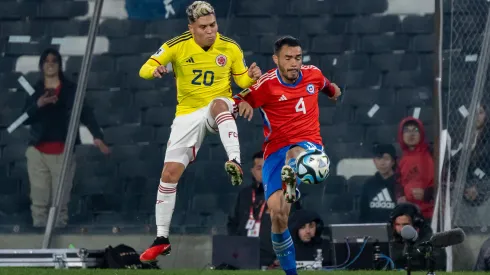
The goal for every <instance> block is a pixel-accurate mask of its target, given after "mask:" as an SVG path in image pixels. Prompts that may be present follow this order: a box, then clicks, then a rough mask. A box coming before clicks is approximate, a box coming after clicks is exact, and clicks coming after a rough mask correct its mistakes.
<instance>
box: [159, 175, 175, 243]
mask: <svg viewBox="0 0 490 275" xmlns="http://www.w3.org/2000/svg"><path fill="white" fill-rule="evenodd" d="M176 191H177V183H165V182H162V181H161V180H160V185H158V193H157V202H156V204H155V220H156V224H157V237H165V238H168V234H169V231H170V222H171V221H172V214H173V213H174V208H175V197H176Z"/></svg>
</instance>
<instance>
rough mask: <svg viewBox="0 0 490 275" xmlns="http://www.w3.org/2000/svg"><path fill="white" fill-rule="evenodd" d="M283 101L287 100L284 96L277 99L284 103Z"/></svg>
mask: <svg viewBox="0 0 490 275" xmlns="http://www.w3.org/2000/svg"><path fill="white" fill-rule="evenodd" d="M284 100H288V98H287V97H286V96H285V95H282V96H281V97H280V98H279V101H284Z"/></svg>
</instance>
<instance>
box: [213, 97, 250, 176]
mask: <svg viewBox="0 0 490 275" xmlns="http://www.w3.org/2000/svg"><path fill="white" fill-rule="evenodd" d="M235 113H236V112H235V106H234V103H233V101H232V100H231V99H229V98H225V97H223V98H222V97H219V98H215V99H214V100H213V101H212V102H211V104H210V107H209V112H208V115H207V117H206V126H207V128H208V130H210V131H211V132H219V136H220V139H221V143H222V144H223V147H224V148H225V151H226V154H227V155H228V161H227V162H226V163H225V170H226V172H227V173H228V175H229V176H230V178H231V183H232V184H233V185H240V184H242V182H243V171H242V167H241V161H240V142H239V140H238V128H237V126H236V122H235Z"/></svg>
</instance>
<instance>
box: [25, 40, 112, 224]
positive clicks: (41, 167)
mask: <svg viewBox="0 0 490 275" xmlns="http://www.w3.org/2000/svg"><path fill="white" fill-rule="evenodd" d="M39 70H40V71H41V72H42V74H43V77H42V79H40V80H39V81H38V82H37V83H36V84H35V86H34V89H35V93H34V94H33V95H32V96H31V97H29V98H28V99H27V101H26V104H25V107H24V111H25V112H27V114H28V115H29V119H28V120H27V121H26V122H25V124H26V125H30V141H29V145H30V146H29V147H28V148H27V151H26V158H27V172H28V174H29V181H30V185H31V191H30V197H31V201H32V204H31V211H32V220H33V226H34V227H44V226H46V222H47V218H48V213H49V208H50V207H51V203H52V202H53V200H54V198H55V196H56V192H57V191H56V190H57V189H58V180H59V177H60V173H61V167H62V162H63V150H64V147H65V144H64V143H65V139H66V136H67V132H68V124H69V121H70V115H71V110H72V107H73V101H74V98H75V92H76V84H75V83H73V82H71V81H69V80H68V79H66V78H65V77H64V75H63V71H62V62H61V56H60V54H59V52H58V51H57V50H55V49H47V50H45V51H44V52H43V53H42V55H41V58H40V59H39ZM80 120H81V123H83V124H85V125H86V126H87V128H88V129H89V130H90V132H91V133H92V135H93V136H94V144H95V145H96V146H97V147H98V148H99V149H100V151H101V152H103V153H105V154H107V153H109V149H108V148H107V146H106V145H105V144H104V142H103V141H102V137H103V135H102V132H101V129H100V128H99V125H98V124H97V121H96V120H95V117H94V114H93V113H92V110H91V109H90V108H89V107H88V106H86V105H85V106H84V107H83V110H82V114H81V117H80ZM79 143H80V138H79V137H77V140H76V144H79ZM68 167H69V168H68V169H69V170H68V171H69V173H68V175H70V176H71V178H69V179H68V180H67V181H66V182H65V184H66V187H65V190H64V191H65V193H64V195H63V201H62V203H61V210H60V216H59V217H58V219H57V223H56V226H57V227H64V226H66V224H67V222H68V209H67V204H68V201H69V194H70V191H71V187H72V177H73V174H74V171H75V161H74V158H73V161H72V163H70V164H69V166H68Z"/></svg>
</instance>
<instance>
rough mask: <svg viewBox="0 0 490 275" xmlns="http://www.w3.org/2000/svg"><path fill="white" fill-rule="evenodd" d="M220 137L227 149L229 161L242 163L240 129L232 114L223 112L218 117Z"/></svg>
mask: <svg viewBox="0 0 490 275" xmlns="http://www.w3.org/2000/svg"><path fill="white" fill-rule="evenodd" d="M215 120H216V124H218V130H219V136H220V138H221V143H223V147H225V151H226V154H227V155H228V159H229V160H232V159H236V161H238V163H240V142H239V141H238V128H237V127H236V123H235V118H233V116H232V115H231V113H230V112H222V113H219V114H218V115H217V116H216V119H215Z"/></svg>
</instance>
